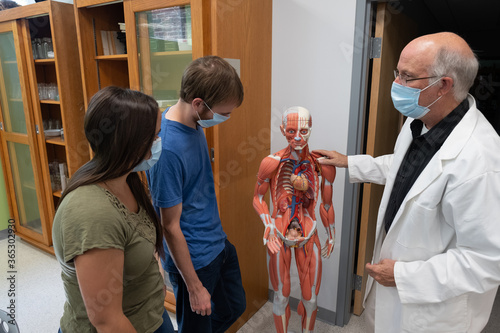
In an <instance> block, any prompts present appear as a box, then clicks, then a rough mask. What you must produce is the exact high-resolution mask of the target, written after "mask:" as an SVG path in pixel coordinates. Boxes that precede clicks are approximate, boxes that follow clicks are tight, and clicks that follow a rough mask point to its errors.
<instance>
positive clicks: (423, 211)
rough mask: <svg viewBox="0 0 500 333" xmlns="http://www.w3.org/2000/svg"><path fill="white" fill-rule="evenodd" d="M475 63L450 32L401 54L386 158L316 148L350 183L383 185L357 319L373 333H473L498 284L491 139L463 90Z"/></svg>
mask: <svg viewBox="0 0 500 333" xmlns="http://www.w3.org/2000/svg"><path fill="white" fill-rule="evenodd" d="M477 70H478V62H477V60H476V57H475V55H474V54H473V52H472V50H471V49H470V47H469V46H468V45H467V43H466V42H465V41H464V40H463V39H462V38H461V37H459V36H457V35H455V34H453V33H438V34H433V35H426V36H422V37H419V38H417V39H415V40H413V41H412V42H410V43H409V44H408V45H407V46H406V47H405V48H404V50H403V51H402V52H401V56H400V58H399V62H398V65H397V69H396V70H395V80H394V83H393V87H392V91H391V97H392V99H393V102H394V106H395V108H396V109H397V110H398V111H400V112H401V113H402V114H403V115H405V116H407V117H408V119H407V121H406V122H405V124H404V126H403V128H402V130H401V133H400V134H399V136H398V139H397V141H396V145H395V147H394V153H393V154H391V155H385V156H380V157H377V158H373V157H371V156H369V155H357V156H349V157H347V156H345V155H342V154H340V153H338V152H335V151H325V150H319V151H317V152H319V153H321V154H323V155H324V156H325V159H323V160H322V161H321V163H324V164H331V165H335V166H337V167H347V168H348V172H349V178H350V181H351V182H372V183H376V184H385V190H384V194H383V196H382V201H381V204H380V209H379V213H378V219H377V229H376V230H377V231H376V236H375V249H374V254H373V259H372V263H371V264H367V265H366V269H367V271H368V274H369V275H370V278H369V280H368V282H367V289H366V296H365V306H366V316H367V318H368V319H369V321H371V325H373V328H374V331H375V332H380V333H390V332H394V333H400V332H412V333H413V332H425V333H430V332H453V333H459V332H477V333H479V332H481V330H482V329H483V327H484V326H485V325H486V323H487V322H488V318H489V316H490V313H491V308H492V306H493V301H494V298H495V295H496V292H497V289H498V285H499V283H500V137H499V136H498V135H497V133H496V132H495V130H494V129H493V127H492V126H491V125H490V124H489V123H488V121H487V120H486V118H485V117H484V116H483V115H482V114H481V112H480V111H479V110H478V109H477V108H476V103H475V100H474V98H473V97H472V96H471V95H468V90H469V89H470V87H471V86H472V84H473V82H474V78H475V76H476V74H477Z"/></svg>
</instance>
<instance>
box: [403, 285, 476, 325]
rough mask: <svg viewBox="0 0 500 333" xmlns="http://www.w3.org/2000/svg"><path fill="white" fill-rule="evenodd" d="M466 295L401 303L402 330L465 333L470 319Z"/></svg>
mask: <svg viewBox="0 0 500 333" xmlns="http://www.w3.org/2000/svg"><path fill="white" fill-rule="evenodd" d="M467 302H468V295H467V294H464V295H461V296H458V297H455V298H452V299H449V300H447V301H444V302H441V303H429V304H403V307H402V316H403V318H402V319H403V320H402V331H403V332H405V333H406V332H408V333H410V332H411V333H420V332H422V333H424V332H425V333H465V332H467V330H468V328H469V325H470V320H469V315H468V313H467Z"/></svg>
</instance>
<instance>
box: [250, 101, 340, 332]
mask: <svg viewBox="0 0 500 333" xmlns="http://www.w3.org/2000/svg"><path fill="white" fill-rule="evenodd" d="M311 126H312V118H311V116H310V113H309V111H308V110H307V109H305V108H303V107H292V108H289V109H287V110H286V111H285V113H284V114H283V123H282V125H281V132H282V133H283V135H284V136H285V137H286V139H287V141H288V146H287V147H286V148H285V149H282V150H280V151H279V152H277V153H275V154H272V155H269V156H267V157H266V158H264V159H263V160H262V162H261V165H260V168H259V173H258V175H257V184H256V185H255V193H254V199H253V206H254V208H255V210H256V211H257V213H258V214H259V216H260V218H261V220H262V222H263V223H264V226H265V231H264V245H267V249H268V253H269V256H270V258H269V276H270V279H271V284H272V286H273V289H274V302H273V315H274V323H275V326H276V330H277V332H279V333H286V332H287V327H288V320H289V318H290V306H289V305H288V298H289V296H290V263H291V258H292V253H291V249H292V248H293V249H294V251H295V262H296V265H297V270H298V274H299V279H300V288H301V294H302V299H301V301H300V303H299V306H298V309H297V311H298V313H299V314H300V315H301V316H302V331H303V332H312V331H313V330H314V322H315V319H316V313H317V295H318V293H319V288H320V284H321V265H322V264H321V256H320V255H322V256H323V257H325V258H328V257H329V256H330V254H331V253H332V251H333V246H334V239H335V225H334V223H335V217H334V211H333V205H332V192H333V191H332V186H333V181H334V179H335V173H336V171H335V167H333V166H330V165H320V164H319V163H317V159H318V158H319V157H320V156H317V155H315V154H313V153H311V152H309V148H308V143H307V142H308V140H309V136H310V134H311ZM269 189H270V191H271V201H272V203H273V207H274V209H273V214H272V215H271V214H270V212H269V208H268V206H267V204H266V202H265V201H264V200H263V197H264V195H265V194H266V192H267V191H268V190H269ZM320 192H321V194H320ZM320 198H321V200H320ZM318 201H320V202H321V204H320V215H321V221H322V222H323V225H324V226H325V228H326V231H327V234H328V239H327V241H326V244H325V246H324V247H323V248H322V249H321V245H320V242H319V237H318V233H317V231H316V216H315V212H314V209H315V207H316V204H317V202H318ZM320 251H321V254H320Z"/></svg>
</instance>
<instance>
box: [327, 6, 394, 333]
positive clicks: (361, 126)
mask: <svg viewBox="0 0 500 333" xmlns="http://www.w3.org/2000/svg"><path fill="white" fill-rule="evenodd" d="M384 2H390V1H389V0H364V1H358V2H357V4H356V19H355V20H356V21H355V34H354V44H353V49H352V58H353V67H352V68H353V70H352V82H351V106H350V114H349V129H348V144H347V151H346V153H347V155H357V154H364V153H370V152H371V151H370V152H366V151H365V150H366V149H367V142H366V140H371V139H370V138H369V137H368V131H367V127H368V109H369V104H370V99H371V97H370V92H371V88H370V86H371V84H372V82H371V79H370V76H371V74H370V73H371V68H372V60H371V59H370V53H371V51H372V50H371V39H372V37H373V36H374V33H375V29H373V28H374V25H375V24H376V19H375V17H376V13H377V4H378V3H384ZM378 65H379V67H380V64H378ZM395 65H396V64H395ZM369 79H370V80H369ZM371 93H373V92H371ZM372 131H373V129H372ZM372 134H373V133H372ZM372 139H373V136H372ZM371 153H373V152H371ZM375 153H377V152H375ZM362 186H363V185H362V184H351V183H349V176H348V174H347V173H346V178H345V191H344V206H343V212H344V213H343V216H342V235H341V244H342V245H341V250H340V268H339V271H340V274H339V285H338V296H337V311H336V324H337V325H340V326H343V325H345V324H347V323H348V322H349V318H350V315H351V312H352V304H353V299H354V292H353V291H354V290H355V288H359V289H358V290H361V291H363V288H364V286H365V284H366V283H365V282H364V281H363V282H362V283H360V284H358V285H356V283H355V277H356V275H355V270H356V265H357V262H355V258H356V251H357V241H358V239H359V237H360V235H358V234H357V233H358V225H359V223H360V219H361V218H362V217H363V218H365V219H366V211H363V210H362V208H363V206H362V205H364V206H367V205H366V203H367V202H369V201H370V200H369V198H368V200H366V198H365V200H364V201H363V202H362V201H361V200H362V199H363V198H362V196H363V187H362ZM366 190H367V189H365V191H366ZM377 208H378V205H377ZM365 209H366V208H365ZM376 211H378V209H375V213H376ZM362 213H363V216H361V215H362ZM365 227H366V223H365ZM360 233H361V232H360ZM365 260H366V259H365ZM370 260H371V258H368V261H370ZM358 267H359V266H358ZM358 282H359V280H358ZM362 293H363V292H361V294H362ZM359 294H360V293H358V295H357V296H358V301H359Z"/></svg>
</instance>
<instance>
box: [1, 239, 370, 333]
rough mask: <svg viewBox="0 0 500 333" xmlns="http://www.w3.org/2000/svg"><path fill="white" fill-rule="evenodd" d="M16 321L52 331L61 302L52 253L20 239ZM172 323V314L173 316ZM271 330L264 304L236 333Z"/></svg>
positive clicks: (36, 331) (4, 286)
mask: <svg viewBox="0 0 500 333" xmlns="http://www.w3.org/2000/svg"><path fill="white" fill-rule="evenodd" d="M0 267H1V272H0V293H1V294H0V309H3V310H5V309H6V308H7V303H8V301H10V299H9V297H7V292H6V291H7V290H8V281H7V269H6V267H7V240H6V239H3V240H0ZM16 271H17V273H16V320H17V323H18V325H19V328H20V331H21V332H22V333H51V332H53V333H56V332H57V330H58V329H59V319H60V317H61V314H62V311H63V305H64V299H65V298H64V289H63V285H62V281H61V278H60V268H59V264H58V263H57V261H56V259H55V257H54V256H52V255H50V254H47V253H45V252H43V251H41V250H39V249H37V248H35V247H33V246H31V245H30V244H28V243H26V242H24V241H23V240H21V239H19V238H17V241H16ZM173 319H174V322H175V317H173ZM360 322H362V320H360V318H358V317H356V316H353V317H352V319H351V321H350V322H349V325H347V326H346V327H344V328H340V327H338V326H331V325H328V324H325V323H323V322H320V321H316V330H315V331H316V332H318V333H321V332H344V333H354V332H356V333H359V332H364V330H363V329H362V328H361V327H362V326H360ZM299 328H300V318H299V315H298V314H297V313H296V312H293V311H292V317H291V319H290V325H289V332H300V329H299ZM254 332H259V333H266V332H275V330H274V322H273V319H272V304H271V303H269V302H268V303H267V304H265V305H264V306H263V307H262V308H261V309H260V310H259V311H258V312H257V313H256V314H255V315H254V316H253V317H252V318H251V319H250V321H248V322H247V323H246V324H245V325H244V326H243V327H242V328H241V329H240V330H239V331H238V333H254Z"/></svg>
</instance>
